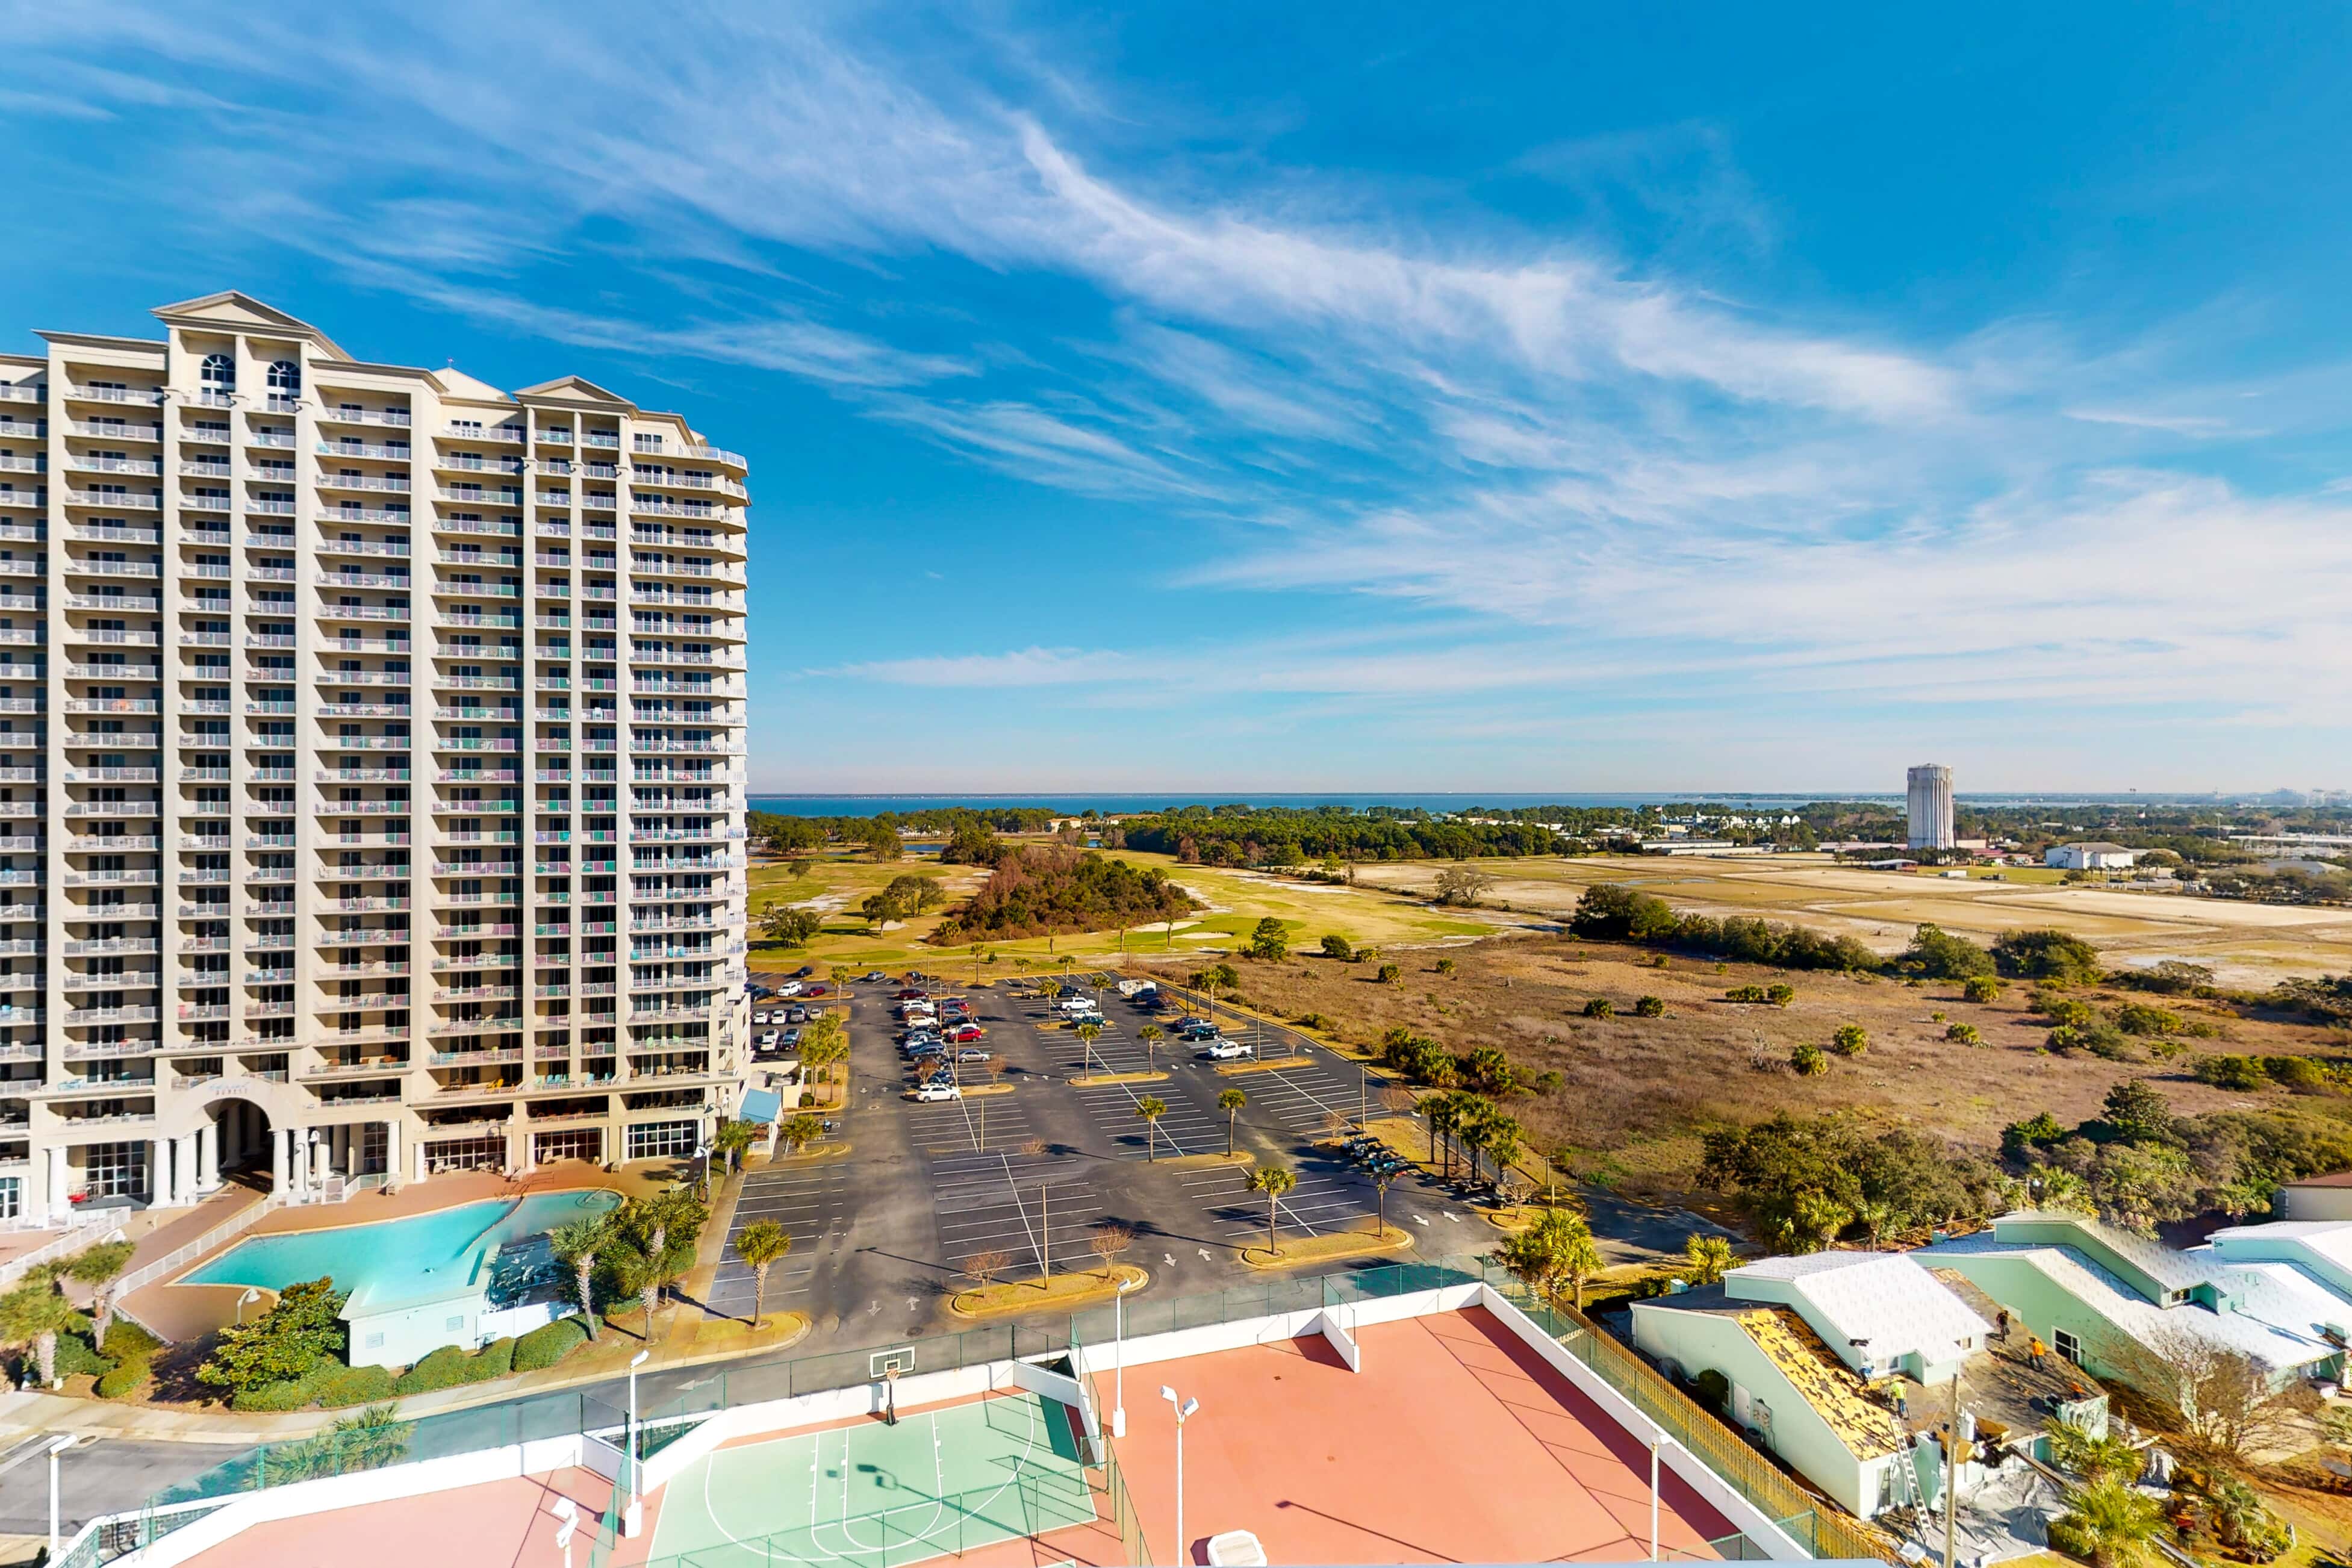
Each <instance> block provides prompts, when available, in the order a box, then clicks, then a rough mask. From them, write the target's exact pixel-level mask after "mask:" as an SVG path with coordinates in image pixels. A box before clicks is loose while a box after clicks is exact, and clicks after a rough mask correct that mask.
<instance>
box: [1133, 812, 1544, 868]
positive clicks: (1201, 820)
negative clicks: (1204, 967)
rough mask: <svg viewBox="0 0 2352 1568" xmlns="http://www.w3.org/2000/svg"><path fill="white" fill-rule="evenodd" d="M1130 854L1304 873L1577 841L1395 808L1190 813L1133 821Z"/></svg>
mask: <svg viewBox="0 0 2352 1568" xmlns="http://www.w3.org/2000/svg"><path fill="white" fill-rule="evenodd" d="M1117 834H1118V838H1119V839H1120V841H1121V844H1122V845H1123V847H1126V848H1129V849H1142V850H1149V851H1150V852H1152V853H1155V854H1160V855H1170V856H1173V857H1174V858H1176V859H1178V860H1180V861H1182V862H1184V863H1186V864H1195V863H1197V864H1200V865H1204V866H1276V867H1281V866H1298V865H1305V864H1307V863H1309V862H1312V861H1317V860H1331V861H1354V860H1467V859H1474V858H1481V857H1486V856H1496V855H1558V854H1562V853H1565V852H1567V851H1568V850H1569V849H1570V847H1573V846H1572V841H1570V840H1569V839H1567V838H1565V837H1562V836H1561V835H1559V834H1557V833H1555V832H1553V831H1552V830H1551V829H1549V828H1548V827H1545V826H1540V825H1538V824H1536V823H1532V822H1499V823H1496V822H1489V823H1471V822H1463V821H1459V820H1456V819H1453V818H1441V817H1435V816H1430V815H1428V814H1427V813H1412V814H1408V813H1402V812H1399V811H1395V810H1393V809H1389V810H1384V811H1381V812H1378V813H1374V812H1360V811H1354V810H1350V809H1349V808H1347V807H1345V806H1313V807H1292V806H1283V807H1265V808H1237V807H1233V806H1222V807H1216V808H1211V807H1207V806H1185V807H1183V808H1181V809H1180V810H1175V811H1165V812H1159V813H1155V814H1154V815H1152V816H1139V817H1129V818H1128V819H1127V820H1126V821H1125V822H1124V823H1121V824H1120V825H1119V826H1118V829H1117Z"/></svg>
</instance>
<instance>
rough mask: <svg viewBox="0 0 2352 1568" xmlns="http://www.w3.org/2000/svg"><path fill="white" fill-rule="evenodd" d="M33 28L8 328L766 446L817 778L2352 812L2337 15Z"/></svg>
mask: <svg viewBox="0 0 2352 1568" xmlns="http://www.w3.org/2000/svg"><path fill="white" fill-rule="evenodd" d="M1960 20H1965V22H1966V23H1967V24H1968V25H1969V26H1971V27H1972V28H1973V29H1974V30H1973V31H1972V32H1970V33H1968V34H1961V33H1959V32H1957V31H1955V30H1954V26H1955V23H1956V22H1957V21H1960ZM0 24H5V28H6V33H7V36H8V37H9V38H10V40H11V48H10V51H9V52H10V57H11V61H12V69H11V70H10V71H9V72H8V73H7V76H6V79H5V81H0V119H5V121H6V122H7V124H8V128H9V131H8V145H10V146H11V147H12V148H13V149H15V150H16V153H17V154H18V156H17V157H16V159H15V160H14V161H13V162H12V168H11V184H12V187H13V189H14V190H15V191H16V197H17V199H16V202H15V203H13V204H12V212H11V219H10V225H9V229H10V237H11V243H10V244H9V245H8V246H7V247H5V250H0V281H5V285H6V287H5V298H6V300H7V301H8V303H7V310H6V316H7V318H8V321H10V322H11V323H12V325H13V327H14V328H15V329H18V330H21V331H24V332H29V331H30V330H32V329H34V328H38V327H52V326H58V327H71V328H77V329H82V330H99V331H123V332H145V331H149V330H151V329H152V321H149V319H148V318H147V317H146V316H145V314H144V312H145V310H147V308H148V307H151V306H152V305H155V304H159V303H162V302H164V301H166V300H173V299H178V298H183V297H186V296H190V295H194V294H199V293H203V292H206V291H209V290H211V289H218V288H231V287H234V288H240V289H246V290H247V291H248V292H250V293H254V294H256V295H258V296H260V297H261V298H264V299H266V300H270V301H271V302H272V303H275V304H277V305H279V306H280V307H282V308H284V309H287V310H292V311H294V312H295V313H297V314H299V315H301V316H303V317H306V318H308V319H310V320H311V321H316V322H318V323H319V324H320V326H322V327H324V328H325V329H327V330H328V331H331V333H332V334H333V335H334V336H335V337H336V338H337V339H338V341H340V342H342V343H344V344H345V345H346V346H347V347H349V348H351V349H352V351H353V352H354V353H359V354H362V355H363V356H366V357H370V358H376V359H383V360H392V361H402V362H407V363H441V361H442V360H443V359H445V358H446V357H448V356H451V355H455V356H456V357H457V362H458V363H459V364H460V365H462V366H463V367H464V368H466V369H467V370H468V371H469V372H471V373H472V374H477V375H479V376H482V377H484V378H485V379H488V380H490V381H493V382H496V383H499V384H506V385H520V384H528V383H530V382H534V381H538V380H542V379H545V378H547V377H550V376H552V375H555V374H562V373H564V372H578V373H580V374H585V375H588V376H590V377H591V378H593V379H595V380H597V381H600V382H604V383H605V384H611V385H613V386H614V387H616V388H619V389H621V390H624V391H625V392H627V393H629V394H631V395H635V396H636V397H637V398H638V399H639V400H640V401H641V402H644V403H646V404H648V405H656V406H660V405H668V406H672V407H676V408H677V409H679V410H680V411H681V412H683V413H685V414H687V415H688V416H689V417H690V418H692V419H693V420H694V421H695V422H696V423H697V424H698V425H699V426H701V427H702V428H703V429H704V430H705V431H706V433H707V434H708V435H709V436H710V437H711V438H713V439H714V440H716V441H718V442H719V443H720V444H722V445H725V446H728V447H734V448H736V449H738V450H740V451H742V452H744V453H745V454H746V455H747V456H748V457H749V458H751V464H752V487H753V495H754V498H755V503H756V504H755V507H754V511H753V520H754V551H755V554H754V560H753V569H752V570H753V576H752V588H753V594H754V600H755V610H756V612H757V617H756V620H755V626H754V631H755V637H756V640H755V642H754V645H753V654H752V657H753V661H754V669H755V699H754V703H753V713H752V716H753V731H752V779H753V782H754V784H755V786H757V787H760V788H762V789H779V790H808V791H831V790H855V789H875V790H883V789H899V788H926V789H949V790H959V789H960V790H1019V789H1022V788H1028V787H1035V788H1055V789H1073V788H1088V787H1092V788H1104V789H1120V788H1151V789H1169V790H1193V789H1198V790H1202V791H1211V792H1213V791H1216V790H1235V789H1244V788H1255V789H1299V790H1318V789H1334V790H1338V789H1349V790H1370V789H1421V790H1430V789H1464V790H1473V791H1475V790H1482V789H1486V790H1496V791H1502V790H1522V791H1543V790H1551V789H1558V790H1561V791H1569V790H1608V789H1643V788H1685V789H1809V788H1822V789H1829V788H1874V789H1894V788H1898V787H1899V785H1900V782H1901V773H1902V769H1903V767H1904V765H1905V764H1906V763H1911V762H1916V761H1920V760H1923V759H1926V758H1929V757H1933V758H1936V759H1938V760H1942V761H1946V762H1948V763H1952V764H1953V765H1954V766H1955V768H1956V769H1957V770H1958V776H1959V781H1960V784H1961V787H1962V789H1963V790H1964V791H1967V790H1971V789H1987V790H1990V789H2002V788H2032V787H2042V788H2051V789H2104V788H2117V787H2125V786H2137V787H2142V788H2149V789H2202V788H2225V789H2239V788H2269V787H2273V786H2277V785H2290V786H2310V785H2337V786H2341V785H2346V784H2352V776H2347V775H2352V767H2347V759H2352V721H2347V707H2346V703H2345V701H2344V696H2343V694H2344V691H2345V689H2346V679H2347V674H2352V616H2347V608H2352V450H2347V445H2346V441H2345V434H2346V428H2347V422H2352V421H2348V420H2347V415H2352V362H2347V336H2352V290H2347V289H2345V288H2344V286H2343V279H2344V275H2345V259H2344V258H2345V257H2346V256H2347V254H2352V244H2347V242H2352V232H2347V230H2352V199H2347V196H2352V191H2347V184H2352V172H2347V160H2346V159H2345V157H2344V156H2343V153H2344V149H2345V148H2346V147H2347V146H2352V95H2347V94H2346V93H2345V92H2344V91H2343V90H2342V87H2341V73H2342V67H2343V63H2344V61H2345V60H2346V59H2347V54H2348V53H2352V52H2348V51H2347V45H2352V37H2347V33H2352V12H2347V11H2345V10H2343V9H2341V8H2335V7H2322V6H2312V7H2298V6H2289V5H2279V6H2268V7H2263V8H2260V9H2259V10H2251V11H2250V10H2244V9H2235V10H2232V9H2229V8H2220V7H2210V8H2201V9H2190V8H2187V7H2152V6H2138V5H2134V6H2121V5H2118V6H2095V5H2082V6H2070V7H2057V8H2052V7H2033V8H2028V7H2015V8H2008V9H2000V8H1979V9H1977V10H1975V11H1972V12H1970V13H1969V15H1968V16H1967V17H1965V18H1958V17H1957V16H1951V15H1937V16H1928V15H1926V14H1910V13H1900V12H1888V11H1886V10H1885V8H1863V7H1854V8H1851V9H1845V10H1838V9H1833V8H1814V9H1812V10H1810V11H1803V12H1801V13H1790V12H1786V11H1783V12H1780V13H1772V12H1769V11H1766V10H1763V9H1759V8H1755V7H1738V6H1704V5H1691V6H1673V7H1667V6H1620V7H1608V8H1603V7H1590V8H1584V9H1582V10H1574V9H1571V8H1569V7H1560V6H1542V7H1528V8H1525V9H1523V10H1522V11H1520V12H1518V13H1517V14H1512V13H1508V12H1507V11H1506V10H1505V9H1504V8H1501V7H1466V6H1431V5H1396V6H1380V5H1352V6H1347V7H1333V6H1293V7H1268V6H1264V5H1231V6H1228V5H1201V4H1187V5H1181V6H1175V5H1170V6H1153V7H1136V8H1108V7H1070V8H1056V7H1051V6H1046V7H1030V6H1023V5H960V6H952V7H948V8H944V9H941V10H937V11H925V10H921V9H919V8H917V7H914V6H910V5H887V6H838V7H836V6H819V7H805V8H803V7H786V6H782V5H760V6H750V5H743V6H699V5H680V6H674V7H666V8H660V9H656V10H648V9H646V8H644V7H639V6H630V7H621V6H613V5H601V4H597V3H594V0H575V3H572V4H567V5H561V6H542V5H530V4H511V3H510V4H500V5H413V6H407V7H403V8H401V9H400V10H399V11H398V12H396V13H394V12H392V11H388V10H387V11H384V12H381V13H377V12H374V11H373V8H371V7H368V6H364V5H336V6H304V7H299V8H298V7H279V6H255V5H241V6H226V5H221V6H214V5H203V4H184V5H172V6H168V7H161V6H159V7H150V6H142V5H133V4H112V5H102V6H101V5H58V4H42V5H16V4H4V3H0ZM24 344H25V340H24V339H22V338H21V337H20V338H17V339H16V346H23V345H24Z"/></svg>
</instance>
